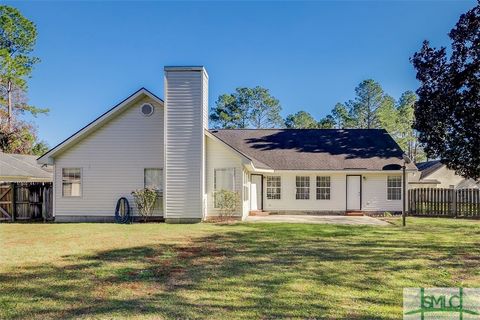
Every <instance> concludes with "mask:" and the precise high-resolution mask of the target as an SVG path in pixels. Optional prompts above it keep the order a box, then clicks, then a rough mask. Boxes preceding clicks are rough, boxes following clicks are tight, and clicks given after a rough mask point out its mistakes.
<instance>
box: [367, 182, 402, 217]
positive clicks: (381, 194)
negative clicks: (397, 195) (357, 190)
mask: <svg viewBox="0 0 480 320" xmlns="http://www.w3.org/2000/svg"><path fill="white" fill-rule="evenodd" d="M388 176H392V174H388V173H369V174H364V175H363V179H362V180H363V181H362V210H363V211H402V201H401V200H387V177H388ZM396 176H397V177H398V178H399V179H401V174H398V175H396Z"/></svg>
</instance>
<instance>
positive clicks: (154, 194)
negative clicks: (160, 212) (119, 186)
mask: <svg viewBox="0 0 480 320" xmlns="http://www.w3.org/2000/svg"><path fill="white" fill-rule="evenodd" d="M132 196H133V200H134V201H135V205H136V206H137V209H138V213H139V214H140V215H141V216H142V217H143V221H144V222H146V221H147V217H149V216H151V215H152V213H153V208H154V207H155V203H156V202H157V198H158V191H157V190H156V189H154V188H148V187H147V188H143V189H138V190H135V191H132Z"/></svg>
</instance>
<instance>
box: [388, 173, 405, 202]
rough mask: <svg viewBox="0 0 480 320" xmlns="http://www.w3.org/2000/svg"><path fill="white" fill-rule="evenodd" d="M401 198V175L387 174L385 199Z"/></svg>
mask: <svg viewBox="0 0 480 320" xmlns="http://www.w3.org/2000/svg"><path fill="white" fill-rule="evenodd" d="M401 199H402V177H401V176H388V177H387V200H401Z"/></svg>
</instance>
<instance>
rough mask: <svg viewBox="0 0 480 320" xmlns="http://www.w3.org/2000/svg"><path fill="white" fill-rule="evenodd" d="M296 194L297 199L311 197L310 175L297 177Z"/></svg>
mask: <svg viewBox="0 0 480 320" xmlns="http://www.w3.org/2000/svg"><path fill="white" fill-rule="evenodd" d="M295 184H296V194H295V198H296V199H297V200H308V199H310V177H296V181H295Z"/></svg>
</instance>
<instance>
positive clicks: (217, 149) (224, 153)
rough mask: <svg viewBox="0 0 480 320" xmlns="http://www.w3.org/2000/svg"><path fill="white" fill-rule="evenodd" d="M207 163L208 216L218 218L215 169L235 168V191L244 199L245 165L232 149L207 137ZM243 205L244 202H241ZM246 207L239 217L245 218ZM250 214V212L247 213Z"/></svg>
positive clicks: (240, 209)
mask: <svg viewBox="0 0 480 320" xmlns="http://www.w3.org/2000/svg"><path fill="white" fill-rule="evenodd" d="M206 147H207V163H206V170H205V172H206V186H207V216H218V215H220V212H219V210H218V209H215V207H214V169H222V168H235V191H237V192H239V194H240V197H241V199H244V198H243V196H244V195H243V181H244V180H243V174H244V169H243V164H242V159H241V157H240V155H238V154H237V153H236V152H235V151H233V150H232V149H230V148H229V147H228V146H226V145H225V144H223V143H222V142H219V141H216V140H215V139H213V138H210V137H207V139H206ZM240 202H241V203H242V204H243V203H244V201H243V200H241V201H240ZM244 207H245V206H244V205H242V206H241V207H240V208H239V209H238V212H237V213H236V215H237V216H243V215H244V214H245V213H244V211H243V210H244V209H243V208H244ZM247 214H248V212H247Z"/></svg>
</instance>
